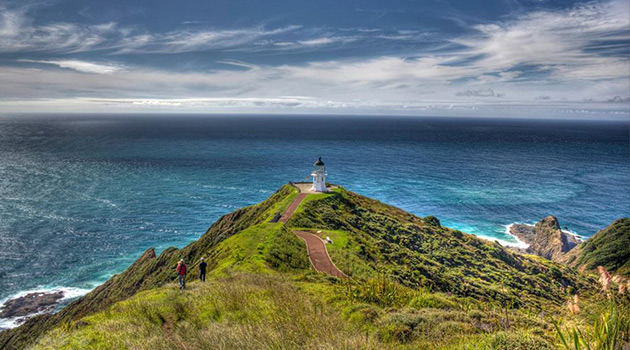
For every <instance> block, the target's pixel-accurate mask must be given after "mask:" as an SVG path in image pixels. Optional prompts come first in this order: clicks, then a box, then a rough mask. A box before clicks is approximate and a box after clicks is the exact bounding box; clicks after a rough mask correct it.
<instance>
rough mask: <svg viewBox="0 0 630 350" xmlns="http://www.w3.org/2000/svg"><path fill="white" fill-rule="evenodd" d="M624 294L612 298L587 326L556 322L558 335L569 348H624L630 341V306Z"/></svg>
mask: <svg viewBox="0 0 630 350" xmlns="http://www.w3.org/2000/svg"><path fill="white" fill-rule="evenodd" d="M627 302H628V300H627V299H626V298H624V297H623V296H622V297H621V298H620V299H618V300H615V299H612V300H610V301H609V302H608V303H607V305H606V308H605V309H604V310H603V312H601V313H598V314H596V316H595V320H594V321H593V322H592V324H591V325H587V326H581V327H580V326H577V325H573V326H566V327H563V326H562V325H561V323H562V320H560V321H559V322H556V323H555V327H556V331H557V332H558V337H559V338H560V340H561V342H562V345H563V346H564V347H565V349H567V350H624V349H627V348H628V342H629V341H630V307H629V305H628V303H627Z"/></svg>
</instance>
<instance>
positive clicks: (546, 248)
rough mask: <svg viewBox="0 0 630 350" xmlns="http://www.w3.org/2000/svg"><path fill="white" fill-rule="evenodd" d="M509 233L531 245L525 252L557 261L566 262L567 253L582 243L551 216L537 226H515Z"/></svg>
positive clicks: (512, 226) (511, 227)
mask: <svg viewBox="0 0 630 350" xmlns="http://www.w3.org/2000/svg"><path fill="white" fill-rule="evenodd" d="M509 233H510V234H512V235H514V236H516V237H517V238H518V239H520V240H521V241H523V242H525V243H527V244H528V245H529V246H528V247H527V249H524V251H525V252H527V253H529V254H535V255H539V256H542V257H544V258H547V259H550V260H555V261H564V257H565V255H566V253H568V252H569V251H570V250H571V249H573V248H574V247H576V246H577V245H578V244H580V243H581V242H582V241H581V240H580V239H579V238H578V237H576V236H575V235H572V234H567V233H566V232H564V231H562V229H561V228H560V224H559V223H558V219H556V218H555V217H554V216H551V215H550V216H547V217H546V218H544V219H542V220H541V221H540V222H538V223H536V224H535V225H527V224H513V225H511V226H510V228H509Z"/></svg>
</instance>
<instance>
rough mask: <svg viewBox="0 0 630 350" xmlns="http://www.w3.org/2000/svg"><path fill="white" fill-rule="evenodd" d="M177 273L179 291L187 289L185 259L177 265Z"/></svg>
mask: <svg viewBox="0 0 630 350" xmlns="http://www.w3.org/2000/svg"><path fill="white" fill-rule="evenodd" d="M175 271H177V278H178V281H179V289H185V288H186V264H184V259H181V260H180V261H179V263H178V264H177V268H175Z"/></svg>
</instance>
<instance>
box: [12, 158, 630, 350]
mask: <svg viewBox="0 0 630 350" xmlns="http://www.w3.org/2000/svg"><path fill="white" fill-rule="evenodd" d="M317 166H318V165H317V164H316V167H317ZM320 170H321V171H324V172H325V169H324V168H323V164H322V168H321V169H320ZM315 172H317V168H316V170H315ZM314 174H315V173H314ZM315 175H318V174H315ZM319 175H321V176H319V177H318V179H319V180H318V181H325V177H324V175H323V173H321V174H319ZM320 185H321V183H320ZM322 186H324V187H323V190H322V188H321V187H320V188H314V187H313V188H311V185H310V184H300V183H290V184H287V185H285V186H283V187H282V188H280V189H279V190H278V191H277V192H276V193H274V194H273V195H272V196H271V197H269V198H268V199H266V200H265V201H263V202H261V203H259V204H256V205H253V206H249V207H245V208H242V209H239V210H236V211H234V212H232V213H230V214H227V215H225V216H223V217H222V218H220V219H219V220H218V221H217V222H215V223H214V224H213V225H212V226H211V227H210V228H209V229H208V230H207V232H206V233H205V234H204V235H203V236H202V237H200V238H199V239H198V240H197V241H196V242H193V243H191V244H189V245H188V246H186V247H185V248H183V249H176V248H169V249H166V250H164V251H163V252H162V253H161V254H160V255H156V253H155V250H154V249H148V250H147V251H146V252H145V253H144V254H142V256H141V257H139V258H138V260H137V261H136V262H135V263H133V264H132V265H131V266H129V268H127V270H125V271H124V272H123V273H121V274H119V275H116V276H114V277H112V278H111V279H110V280H109V281H107V282H106V283H104V284H103V285H101V286H99V287H97V288H96V289H94V290H93V291H92V292H90V293H89V294H87V295H85V296H83V297H81V298H79V299H77V300H75V301H74V302H72V303H70V304H69V305H68V306H66V307H65V308H63V309H62V310H61V311H59V312H56V313H44V314H41V315H38V316H35V317H32V318H29V319H28V320H26V321H25V322H24V323H23V324H22V325H21V326H19V327H17V328H14V329H11V330H7V331H3V332H2V333H0V348H2V349H8V350H9V349H11V350H12V349H26V348H29V349H215V348H220V349H269V348H274V349H315V348H326V349H341V348H349V349H390V348H401V349H411V348H413V349H416V348H427V349H462V350H463V349H558V348H560V349H564V348H565V345H564V343H563V342H564V340H563V339H565V338H566V337H568V336H570V335H571V334H573V333H572V332H573V330H578V329H579V330H580V332H583V333H584V334H587V333H586V332H589V331H590V330H592V329H593V327H594V326H593V315H597V314H602V315H609V316H610V313H611V312H615V315H616V317H617V320H618V322H620V323H619V325H622V327H626V328H625V330H623V328H622V329H621V330H622V333H621V334H620V335H610V336H611V337H617V338H615V339H616V341H619V342H621V343H620V344H622V347H618V348H615V349H620V350H621V349H622V348H623V346H627V341H628V337H627V333H625V335H624V333H623V332H627V327H628V322H629V320H628V314H627V311H628V307H629V304H630V303H629V298H628V294H627V289H626V288H627V283H628V277H629V275H630V270H629V269H628V267H629V259H628V254H629V251H630V250H629V249H628V248H629V247H630V242H629V240H630V219H628V218H624V219H620V220H617V221H616V222H615V223H613V224H612V225H611V226H609V227H608V228H606V229H604V230H602V231H600V232H599V233H597V234H596V235H595V236H593V237H592V238H591V239H589V240H587V241H586V242H581V243H580V242H577V241H576V240H574V239H573V238H572V237H570V236H567V235H566V234H565V233H563V232H562V230H561V229H560V226H559V224H558V222H557V220H556V219H555V218H553V217H547V218H545V219H543V220H542V221H541V222H540V223H538V224H536V225H535V226H516V227H513V228H512V232H513V234H515V235H516V236H518V237H519V238H520V239H522V240H523V241H525V242H526V243H528V244H529V248H528V249H527V251H526V252H518V251H515V250H513V249H511V248H508V247H504V246H502V245H501V244H499V243H498V242H491V241H488V240H484V239H481V238H478V237H476V236H473V235H470V234H466V233H464V232H461V231H458V230H453V229H450V228H448V227H444V226H442V225H441V223H440V221H439V219H438V218H435V217H432V216H427V217H418V216H415V215H413V214H410V213H408V212H405V211H403V210H401V209H398V208H395V207H393V206H389V205H387V204H384V203H381V202H379V201H376V200H373V199H370V198H367V197H364V196H361V195H359V194H356V193H353V192H351V191H348V190H346V189H345V188H343V187H341V186H334V187H333V186H331V185H330V184H328V187H326V185H322ZM202 257H205V260H206V261H207V262H208V278H207V281H206V282H201V281H199V280H198V278H197V276H196V271H197V269H198V264H199V262H200V259H201V258H202ZM180 259H183V260H184V261H185V262H186V263H187V264H188V269H189V270H190V271H191V274H189V277H188V279H189V280H188V286H187V289H183V290H180V289H179V288H178V287H177V286H176V277H177V276H176V272H175V266H176V265H177V262H178V261H179V260H180ZM598 268H600V271H599V272H597V269H598ZM601 269H603V270H604V271H606V272H605V273H603V272H602V271H601ZM598 273H599V275H598ZM606 274H608V277H606ZM598 278H599V281H598ZM45 298H50V297H48V296H46V297H45ZM36 299H37V298H34V300H36ZM42 307H47V306H46V305H44V306H42ZM611 308H612V309H611ZM580 310H581V311H580ZM611 310H612V311H611ZM602 317H604V316H602ZM605 322H609V321H605ZM611 322H612V321H611ZM624 322H625V323H624ZM584 337H586V335H585V336H584ZM584 339H586V338H584ZM586 341H588V340H586ZM624 342H625V343H624ZM623 344H626V345H623ZM568 346H569V345H567V347H568ZM623 349H625V348H623Z"/></svg>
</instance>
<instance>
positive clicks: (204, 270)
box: [199, 258, 208, 282]
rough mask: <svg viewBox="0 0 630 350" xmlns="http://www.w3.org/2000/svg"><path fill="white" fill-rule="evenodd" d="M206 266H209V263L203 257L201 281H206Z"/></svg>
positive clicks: (200, 265) (200, 273) (200, 264)
mask: <svg viewBox="0 0 630 350" xmlns="http://www.w3.org/2000/svg"><path fill="white" fill-rule="evenodd" d="M206 267H208V264H207V263H206V261H205V259H204V258H201V263H199V280H200V281H201V282H205V281H206Z"/></svg>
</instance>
